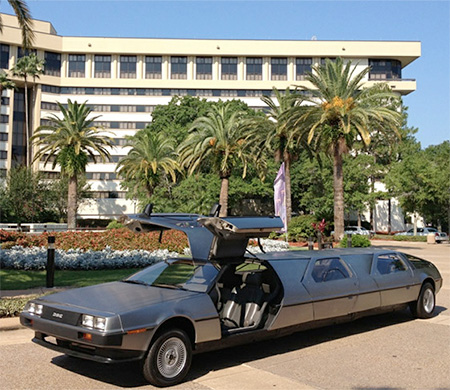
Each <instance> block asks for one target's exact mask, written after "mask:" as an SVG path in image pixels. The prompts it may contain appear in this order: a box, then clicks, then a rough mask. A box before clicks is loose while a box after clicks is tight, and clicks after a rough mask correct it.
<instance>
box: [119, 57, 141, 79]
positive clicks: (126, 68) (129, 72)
mask: <svg viewBox="0 0 450 390" xmlns="http://www.w3.org/2000/svg"><path fill="white" fill-rule="evenodd" d="M136 61H137V57H136V56H120V78H121V79H135V78H136Z"/></svg>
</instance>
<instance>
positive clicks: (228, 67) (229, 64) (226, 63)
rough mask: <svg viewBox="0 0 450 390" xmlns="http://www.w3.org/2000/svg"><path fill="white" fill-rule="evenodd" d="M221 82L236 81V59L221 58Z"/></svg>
mask: <svg viewBox="0 0 450 390" xmlns="http://www.w3.org/2000/svg"><path fill="white" fill-rule="evenodd" d="M221 66H222V71H221V78H222V80H237V72H238V59H237V57H222V59H221Z"/></svg>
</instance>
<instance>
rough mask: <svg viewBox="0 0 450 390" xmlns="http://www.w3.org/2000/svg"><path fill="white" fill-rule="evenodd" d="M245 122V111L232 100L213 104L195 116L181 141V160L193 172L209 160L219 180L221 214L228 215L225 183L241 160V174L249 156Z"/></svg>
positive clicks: (250, 155)
mask: <svg viewBox="0 0 450 390" xmlns="http://www.w3.org/2000/svg"><path fill="white" fill-rule="evenodd" d="M247 126H248V124H247V123H246V121H245V120H244V113H243V111H240V110H235V108H234V107H233V106H232V105H231V104H223V105H220V106H219V105H217V106H212V107H211V109H210V110H209V112H208V114H207V115H206V116H203V117H200V118H197V119H196V120H195V121H194V123H193V124H192V127H191V129H190V130H189V132H190V134H189V135H188V137H187V138H186V140H185V141H184V142H183V143H182V144H181V145H180V148H179V154H180V161H181V164H182V165H183V166H185V167H186V168H187V169H188V174H190V175H191V174H193V173H194V172H195V171H196V170H197V169H200V168H201V167H202V165H206V164H209V165H210V167H211V168H212V170H213V171H214V172H216V174H218V175H219V177H220V180H221V187H220V196H219V203H220V205H221V210H220V216H222V217H225V216H227V215H228V187H229V179H230V176H231V173H232V170H233V168H235V167H238V166H239V164H242V169H243V173H242V175H243V177H245V175H246V173H247V165H248V162H249V161H250V159H251V157H252V153H251V150H250V145H251V144H250V142H249V135H248V131H246V129H247Z"/></svg>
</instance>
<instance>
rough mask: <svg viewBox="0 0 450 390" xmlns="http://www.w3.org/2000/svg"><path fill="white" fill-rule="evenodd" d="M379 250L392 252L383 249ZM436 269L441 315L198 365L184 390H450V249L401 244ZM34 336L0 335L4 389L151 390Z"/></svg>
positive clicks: (216, 357) (210, 356) (267, 346)
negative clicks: (41, 344)
mask: <svg viewBox="0 0 450 390" xmlns="http://www.w3.org/2000/svg"><path fill="white" fill-rule="evenodd" d="M374 245H376V246H380V245H383V246H388V247H389V246H391V245H392V244H390V243H388V242H381V243H380V242H379V243H377V242H375V243H374ZM393 247H395V248H399V249H400V247H402V249H403V250H404V251H405V252H409V253H411V254H415V255H418V256H420V257H423V258H427V259H429V260H431V261H433V262H434V263H435V264H436V265H437V267H438V268H439V270H440V271H441V274H442V276H443V277H444V287H443V289H442V290H441V291H440V293H439V294H438V295H437V313H438V314H437V315H436V316H435V317H434V318H432V319H430V320H416V319H413V318H412V317H411V315H410V313H409V312H408V311H403V312H396V313H389V314H384V315H381V316H374V317H368V318H364V319H360V320H358V321H355V322H353V323H348V324H341V325H338V326H332V327H326V328H321V329H316V330H312V331H306V332H301V333H297V334H295V335H291V336H288V337H284V338H281V339H277V340H272V341H267V342H261V343H255V344H251V345H249V346H242V347H237V348H232V349H228V350H224V351H218V352H212V353H207V354H203V355H198V356H195V357H194V360H193V365H192V369H191V372H190V374H189V376H188V378H187V382H185V383H183V384H182V385H179V386H177V387H175V388H176V389H215V390H234V389H236V390H240V389H249V390H250V389H258V390H265V389H272V390H273V389H396V390H397V389H450V310H449V308H450V245H448V244H441V245H426V244H423V243H420V244H419V243H395V245H393ZM31 337H32V332H31V331H29V330H28V329H22V330H18V331H7V332H0V356H1V358H0V373H1V381H0V389H8V390H9V389H83V390H86V389H117V388H127V389H129V388H137V389H141V388H142V389H150V388H152V386H150V385H148V384H146V383H145V382H144V380H143V379H142V377H141V376H140V372H139V367H138V366H137V365H136V364H121V365H110V366H107V365H101V364H97V363H93V362H88V361H82V360H78V359H73V358H69V357H66V356H64V355H60V354H58V353H55V352H53V351H50V350H47V349H45V348H42V347H39V346H37V345H34V344H33V343H31V342H30V341H29V340H30V338H31Z"/></svg>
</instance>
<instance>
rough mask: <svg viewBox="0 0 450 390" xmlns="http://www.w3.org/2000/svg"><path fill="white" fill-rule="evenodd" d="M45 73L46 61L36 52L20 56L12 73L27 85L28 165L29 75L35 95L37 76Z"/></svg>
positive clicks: (29, 148) (28, 161)
mask: <svg viewBox="0 0 450 390" xmlns="http://www.w3.org/2000/svg"><path fill="white" fill-rule="evenodd" d="M43 73H44V61H43V60H40V59H39V58H38V57H37V56H36V54H30V55H29V56H24V57H22V58H20V59H19V60H18V61H17V63H16V65H14V67H13V69H12V74H13V75H14V76H17V77H21V78H23V80H24V85H25V134H26V141H27V155H26V165H27V166H28V165H30V161H31V145H30V138H31V134H30V120H29V108H28V77H32V78H33V95H34V83H35V81H36V78H39V76H40V75H41V74H43Z"/></svg>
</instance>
